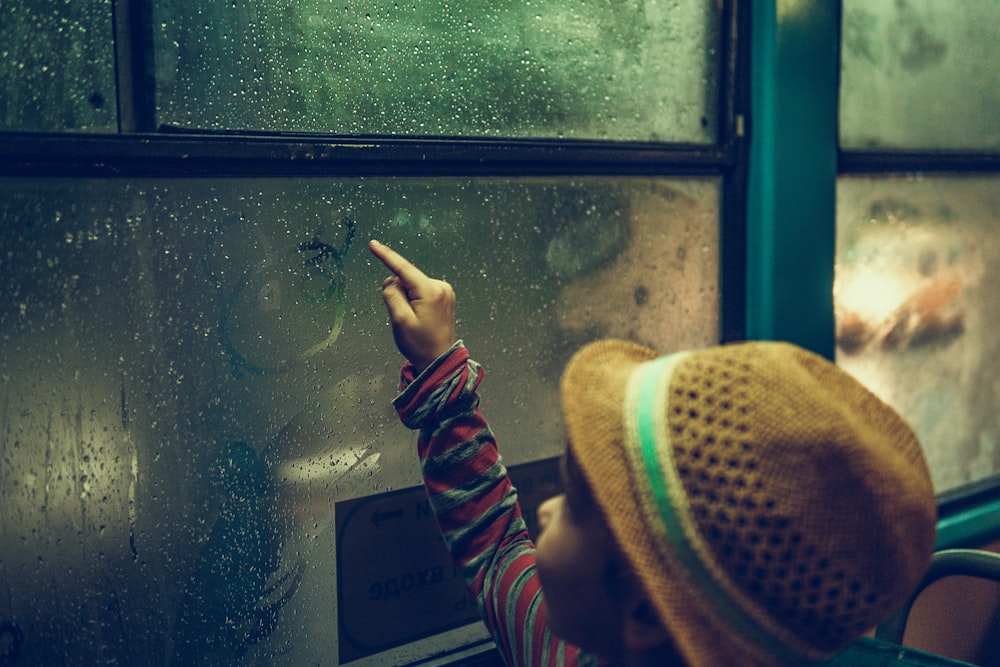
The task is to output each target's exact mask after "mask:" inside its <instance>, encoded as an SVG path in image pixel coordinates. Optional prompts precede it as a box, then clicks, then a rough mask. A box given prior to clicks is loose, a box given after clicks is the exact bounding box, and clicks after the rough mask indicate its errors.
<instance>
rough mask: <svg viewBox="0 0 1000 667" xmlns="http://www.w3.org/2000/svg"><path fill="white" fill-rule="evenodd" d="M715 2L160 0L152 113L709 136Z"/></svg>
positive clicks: (184, 121)
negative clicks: (202, 0) (213, 0)
mask: <svg viewBox="0 0 1000 667" xmlns="http://www.w3.org/2000/svg"><path fill="white" fill-rule="evenodd" d="M717 4H718V3H714V2H703V1H702V0H683V1H681V2H661V1H656V0H628V1H626V2H614V3H608V2H592V1H589V2H572V3H553V2H483V1H481V0H477V1H474V2H446V1H442V0H428V1H422V2H395V1H391V2H389V1H385V0H375V1H372V2H355V1H354V0H350V1H347V2H336V3H332V2H327V1H326V0H305V1H302V2H287V0H263V1H260V2H253V3H227V2H216V3H198V4H197V5H196V6H192V5H191V4H190V3H188V2H186V1H178V0H173V1H167V0H162V1H158V2H154V21H153V24H154V26H155V32H156V34H155V43H156V53H155V59H156V79H157V102H158V105H157V106H158V108H157V115H158V121H159V123H161V124H164V125H172V126H179V127H182V128H207V129H212V130H265V131H271V130H273V131H286V132H287V131H305V132H332V133H338V134H390V135H398V134H405V135H457V136H483V137H494V136H507V137H532V138H534V137H549V138H556V137H558V138H584V139H603V140H635V141H664V142H675V141H681V142H692V143H711V142H713V141H714V140H715V138H716V137H715V127H716V120H715V118H716V108H717V106H718V100H717V93H716V88H717V85H718V84H717V82H718V72H719V57H718V56H717V55H716V54H718V53H719V52H720V49H719V43H718V42H719V32H720V30H719V22H720V18H719V13H718V8H717ZM706 55H707V57H706ZM713 56H714V57H713Z"/></svg>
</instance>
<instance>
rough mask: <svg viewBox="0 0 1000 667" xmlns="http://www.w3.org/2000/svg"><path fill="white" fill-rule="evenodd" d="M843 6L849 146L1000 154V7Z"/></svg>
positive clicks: (920, 2)
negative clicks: (999, 33)
mask: <svg viewBox="0 0 1000 667" xmlns="http://www.w3.org/2000/svg"><path fill="white" fill-rule="evenodd" d="M843 4H844V7H843V35H842V48H841V54H842V60H841V89H840V141H841V145H842V146H843V147H845V148H851V149H996V148H1000V68H997V66H996V64H997V62H998V60H1000V40H998V39H997V37H996V30H997V25H1000V2H997V0H963V1H962V2H942V1H941V0H908V1H907V2H897V1H896V0H878V1H873V0H844V3H843Z"/></svg>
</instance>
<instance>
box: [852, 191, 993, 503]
mask: <svg viewBox="0 0 1000 667" xmlns="http://www.w3.org/2000/svg"><path fill="white" fill-rule="evenodd" d="M998 186H1000V183H998V180H997V178H996V177H970V178H960V177H944V176H941V177H936V176H920V177H912V178H903V177H891V176H890V177H879V178H867V177H843V178H841V179H840V180H839V182H838V188H837V227H838V230H837V263H836V287H835V290H834V300H835V308H836V318H837V343H838V349H837V361H838V363H839V364H840V365H841V366H843V367H844V368H845V369H847V370H848V371H850V372H852V373H854V374H855V375H856V376H857V377H858V378H860V379H861V380H862V381H863V382H865V383H866V384H867V385H868V386H869V388H870V389H872V391H874V392H875V393H876V394H878V395H880V396H881V397H882V398H883V399H885V400H886V401H887V402H888V403H890V404H891V405H893V406H895V407H896V408H897V409H898V410H899V411H900V412H901V414H902V415H903V416H904V417H905V418H906V419H907V420H908V421H909V422H910V424H911V425H912V426H913V427H914V429H915V430H916V432H917V435H918V436H919V438H920V440H921V442H922V443H923V445H924V449H925V451H926V453H927V457H928V459H929V462H930V466H931V473H932V476H933V479H934V482H935V485H936V488H937V491H938V492H942V491H947V490H951V489H954V488H956V487H959V486H962V485H965V484H968V483H971V482H976V481H979V480H982V479H984V478H986V477H989V476H991V475H995V474H997V473H998V472H1000V417H998V413H997V409H996V408H997V405H998V404H1000V381H998V380H997V378H998V377H1000V372H998V371H1000V339H998V338H997V336H996V332H997V329H998V328H1000V300H998V299H997V295H996V289H995V286H996V285H997V284H998V281H1000V244H998V243H997V242H996V239H997V238H998V237H997V233H998V230H1000V187H998Z"/></svg>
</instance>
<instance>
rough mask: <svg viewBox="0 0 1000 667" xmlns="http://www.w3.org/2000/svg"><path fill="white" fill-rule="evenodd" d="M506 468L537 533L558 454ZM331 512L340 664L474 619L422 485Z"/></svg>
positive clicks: (552, 489)
mask: <svg viewBox="0 0 1000 667" xmlns="http://www.w3.org/2000/svg"><path fill="white" fill-rule="evenodd" d="M509 473H510V477H511V480H512V481H513V483H514V486H515V487H516V488H517V490H518V499H519V501H520V503H521V510H522V512H523V513H524V515H525V520H526V521H527V522H528V528H529V530H530V531H532V534H533V535H534V534H536V533H535V532H534V530H535V527H534V522H535V513H536V509H537V508H538V505H539V504H541V502H542V501H544V500H545V499H546V498H548V497H549V496H552V495H554V494H555V493H558V492H559V483H558V481H559V472H558V460H557V459H546V460H542V461H537V462H533V463H527V464H523V465H519V466H512V467H511V468H510V470H509ZM335 513H336V525H337V598H338V599H337V610H338V614H337V615H338V619H339V642H338V644H339V647H340V651H339V653H340V656H339V658H340V664H345V663H347V662H350V661H352V660H357V659H359V658H363V657H366V656H369V655H373V654H375V653H378V652H381V651H385V650H387V649H390V648H393V647H395V646H400V645H403V644H408V643H411V642H414V641H418V640H420V639H423V638H425V637H430V636H432V635H435V634H439V633H442V632H446V631H447V630H451V629H453V628H457V627H460V626H462V625H467V624H469V623H473V622H475V621H477V620H478V618H479V616H478V612H477V609H476V603H475V600H473V599H472V597H471V596H470V595H469V593H468V591H467V590H466V587H465V582H464V581H463V580H462V576H461V574H460V573H459V571H458V570H457V569H455V568H454V567H453V566H452V564H451V560H450V558H449V556H448V553H447V551H446V550H445V546H444V543H443V542H442V540H441V535H440V533H439V532H438V527H437V523H436V521H435V520H434V515H433V513H432V512H431V509H430V504H429V502H428V500H427V495H426V493H425V491H424V488H423V486H416V487H411V488H408V489H401V490H399V491H393V492H390V493H382V494H378V495H373V496H365V497H363V498H355V499H352V500H345V501H341V502H338V503H336V505H335Z"/></svg>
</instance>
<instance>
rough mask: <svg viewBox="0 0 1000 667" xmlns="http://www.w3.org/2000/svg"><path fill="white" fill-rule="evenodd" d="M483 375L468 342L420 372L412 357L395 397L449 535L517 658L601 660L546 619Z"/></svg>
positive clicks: (482, 605) (508, 654) (529, 661)
mask: <svg viewBox="0 0 1000 667" xmlns="http://www.w3.org/2000/svg"><path fill="white" fill-rule="evenodd" d="M482 378H483V370H482V367H481V366H480V365H479V364H477V363H476V362H475V361H473V360H472V359H470V358H469V354H468V351H467V350H466V348H465V347H464V346H463V345H462V343H461V341H459V342H457V343H456V344H455V345H454V346H453V347H452V348H451V349H450V350H448V352H446V353H445V354H443V355H442V356H441V357H440V358H439V359H437V360H436V361H435V362H434V363H433V364H431V365H430V366H429V367H427V368H426V369H424V371H423V372H422V373H421V374H420V375H419V377H417V376H416V374H415V372H414V368H413V366H412V365H411V364H409V363H407V364H406V365H404V366H403V370H402V372H401V382H400V394H399V396H398V397H397V398H396V400H395V401H393V405H394V406H395V408H396V410H397V412H398V413H399V417H400V419H401V420H402V422H403V423H404V424H405V425H406V426H407V427H409V428H411V429H416V430H418V431H419V434H418V437H417V453H418V455H419V457H420V462H421V466H422V470H423V476H424V485H425V487H426V489H427V495H428V498H429V499H430V504H431V508H432V510H433V512H434V514H435V516H436V517H437V521H438V526H439V528H440V529H441V534H442V535H443V536H444V541H445V544H446V545H447V547H448V551H449V552H450V553H451V557H452V560H453V561H454V563H455V565H456V566H457V567H459V568H460V569H461V571H462V573H463V575H464V577H465V581H466V583H467V584H468V586H469V589H470V590H471V591H472V594H473V595H474V596H475V598H476V600H477V603H478V605H479V613H480V616H481V617H482V619H483V621H484V622H485V624H486V627H487V628H488V629H489V631H490V634H491V635H492V636H493V639H494V641H495V642H496V644H497V647H498V648H499V649H500V652H501V654H502V655H503V658H504V661H505V663H506V664H507V665H508V666H513V665H524V666H526V667H543V666H548V667H563V666H566V667H568V666H571V665H581V666H589V665H596V664H597V660H596V659H595V658H594V656H592V655H590V654H588V653H584V652H581V651H580V650H579V649H578V648H577V647H575V646H573V645H570V644H567V643H566V642H563V641H562V640H560V639H558V638H557V637H555V636H554V635H552V633H551V631H550V630H549V629H548V626H547V624H546V622H545V602H544V600H543V599H542V593H541V589H540V587H539V584H538V577H537V576H536V573H535V545H534V544H533V543H532V541H531V539H530V538H529V537H528V531H527V527H526V525H525V523H524V520H523V518H522V515H521V509H520V507H519V505H518V503H517V491H516V490H515V489H514V487H513V486H512V485H511V482H510V479H509V478H508V476H507V470H506V468H504V465H503V463H502V461H501V458H500V454H499V452H498V450H497V446H496V440H495V439H494V437H493V433H492V431H491V430H490V427H489V425H488V424H487V422H486V419H485V418H484V417H483V415H482V412H481V411H480V410H479V395H478V393H477V388H478V387H479V383H480V381H481V380H482Z"/></svg>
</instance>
